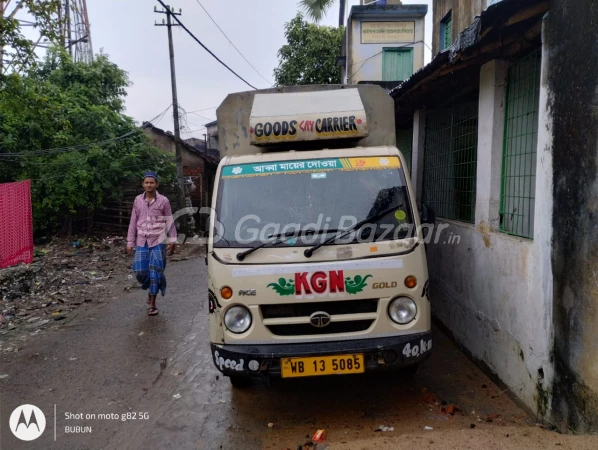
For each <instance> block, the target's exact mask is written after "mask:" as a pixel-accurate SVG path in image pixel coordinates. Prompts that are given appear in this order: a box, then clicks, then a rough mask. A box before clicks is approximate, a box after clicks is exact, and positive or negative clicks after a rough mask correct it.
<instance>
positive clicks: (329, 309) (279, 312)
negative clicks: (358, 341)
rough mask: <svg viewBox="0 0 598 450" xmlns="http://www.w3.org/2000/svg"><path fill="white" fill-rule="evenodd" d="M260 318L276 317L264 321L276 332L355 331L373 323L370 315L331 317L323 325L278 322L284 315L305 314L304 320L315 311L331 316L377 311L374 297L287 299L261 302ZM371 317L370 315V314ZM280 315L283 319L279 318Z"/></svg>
mask: <svg viewBox="0 0 598 450" xmlns="http://www.w3.org/2000/svg"><path fill="white" fill-rule="evenodd" d="M260 310H261V313H262V318H263V319H264V320H267V319H279V320H278V322H279V323H275V324H274V323H271V324H268V323H267V324H265V325H266V328H268V330H269V331H270V332H271V333H272V334H274V335H276V336H309V335H311V336H322V335H328V334H339V333H357V332H360V331H365V330H367V329H368V328H370V327H371V326H372V324H373V323H374V320H375V319H373V318H363V317H359V316H357V317H355V320H347V319H350V317H345V318H344V319H345V320H343V321H337V322H335V321H334V320H333V321H332V322H331V323H330V324H329V325H327V326H325V327H323V328H318V327H315V326H313V325H312V324H311V323H280V322H284V319H295V318H297V317H302V318H305V321H307V320H308V318H309V317H310V316H311V315H312V314H313V313H315V312H318V311H323V312H326V313H328V314H330V315H331V316H339V315H342V316H350V315H354V314H367V313H370V314H371V313H376V312H377V311H378V300H377V299H365V300H339V301H336V302H334V301H333V302H312V303H289V304H279V305H261V306H260ZM370 317H371V316H370ZM280 319H283V320H282V321H281V320H280Z"/></svg>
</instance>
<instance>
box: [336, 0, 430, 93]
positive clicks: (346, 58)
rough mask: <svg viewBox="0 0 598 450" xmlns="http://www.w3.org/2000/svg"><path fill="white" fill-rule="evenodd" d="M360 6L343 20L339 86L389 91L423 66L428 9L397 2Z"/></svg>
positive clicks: (386, 1) (381, 0) (424, 6)
mask: <svg viewBox="0 0 598 450" xmlns="http://www.w3.org/2000/svg"><path fill="white" fill-rule="evenodd" d="M361 3H362V4H361V5H356V6H353V7H352V8H351V11H350V13H349V18H348V20H347V28H346V31H345V36H344V38H343V43H342V49H341V58H339V64H340V65H341V80H342V83H343V84H359V83H376V84H380V85H382V86H384V87H387V88H389V89H391V88H393V87H395V86H397V85H398V84H400V82H401V81H403V80H406V79H407V78H409V77H410V76H411V75H412V74H413V73H414V72H416V71H417V70H419V69H420V68H421V67H423V65H424V34H425V26H424V19H425V16H426V13H427V12H428V6H427V5H402V4H401V2H400V1H398V0H379V1H378V2H376V3H374V4H365V5H364V2H363V1H362V2H361ZM368 3H371V2H368Z"/></svg>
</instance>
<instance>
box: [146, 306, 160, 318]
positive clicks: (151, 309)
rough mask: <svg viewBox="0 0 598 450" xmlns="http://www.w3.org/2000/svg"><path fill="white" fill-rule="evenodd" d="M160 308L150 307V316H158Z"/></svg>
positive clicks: (148, 313)
mask: <svg viewBox="0 0 598 450" xmlns="http://www.w3.org/2000/svg"><path fill="white" fill-rule="evenodd" d="M158 312H159V311H158V308H150V309H149V310H148V312H147V315H148V316H157V315H158Z"/></svg>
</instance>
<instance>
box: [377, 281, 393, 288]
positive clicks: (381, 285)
mask: <svg viewBox="0 0 598 450" xmlns="http://www.w3.org/2000/svg"><path fill="white" fill-rule="evenodd" d="M398 285H399V284H398V283H397V282H396V281H392V282H390V283H389V282H388V281H382V282H381V283H374V284H372V289H390V288H396V287H397V286H398Z"/></svg>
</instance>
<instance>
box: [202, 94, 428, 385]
mask: <svg viewBox="0 0 598 450" xmlns="http://www.w3.org/2000/svg"><path fill="white" fill-rule="evenodd" d="M217 120H218V137H219V148H220V152H221V157H222V159H221V162H220V164H219V166H218V169H217V172H216V180H215V186H214V192H213V201H212V214H211V216H210V232H209V239H208V245H207V257H206V262H207V264H208V277H209V278H208V284H209V313H210V342H211V352H212V356H213V361H214V364H215V365H216V367H217V368H218V370H219V371H220V372H222V373H223V374H224V375H226V376H228V377H230V380H231V382H232V384H233V386H236V387H244V386H247V385H248V384H250V383H251V379H252V378H259V377H262V378H263V377H265V378H267V377H282V378H293V377H308V376H321V375H344V374H358V373H363V372H366V371H373V370H376V369H386V368H402V369H404V370H407V371H413V370H415V369H416V367H417V365H418V364H420V363H421V362H422V361H423V360H424V359H425V358H427V357H428V356H429V355H430V351H431V349H432V335H431V319H430V304H429V301H428V295H427V286H428V269H427V265H426V255H425V246H424V244H423V236H422V230H421V227H420V217H419V213H418V208H417V205H416V200H415V195H414V191H413V188H412V186H411V181H410V178H409V173H408V169H407V167H406V164H405V158H404V157H403V155H402V154H401V152H400V151H399V150H398V149H397V148H396V146H395V124H394V105H393V101H392V99H391V98H390V97H389V96H388V95H387V94H386V92H385V91H384V90H383V89H382V88H381V87H379V86H373V85H359V86H334V85H333V86H302V87H299V86H297V87H290V88H279V89H270V90H264V91H254V92H243V93H238V94H231V95H229V96H228V97H227V98H226V100H225V101H224V102H223V104H222V105H221V106H220V107H219V108H218V110H217Z"/></svg>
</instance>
